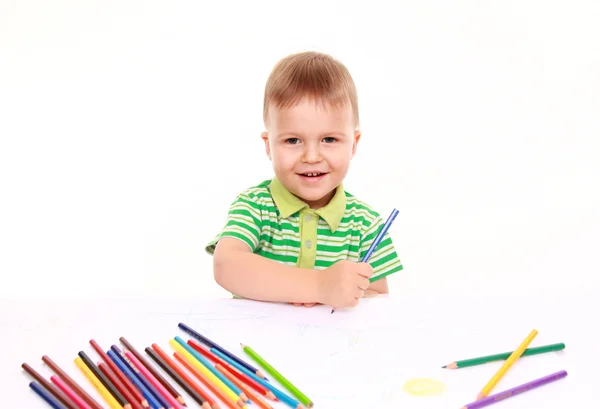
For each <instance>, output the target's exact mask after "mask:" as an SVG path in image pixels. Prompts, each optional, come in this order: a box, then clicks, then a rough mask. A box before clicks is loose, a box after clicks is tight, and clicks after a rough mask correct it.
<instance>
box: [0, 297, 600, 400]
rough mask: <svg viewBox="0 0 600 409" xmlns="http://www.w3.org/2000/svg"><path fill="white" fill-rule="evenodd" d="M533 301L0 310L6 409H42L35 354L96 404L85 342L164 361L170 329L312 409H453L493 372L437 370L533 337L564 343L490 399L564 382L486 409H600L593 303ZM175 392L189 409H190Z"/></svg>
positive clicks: (83, 304) (145, 303)
mask: <svg viewBox="0 0 600 409" xmlns="http://www.w3.org/2000/svg"><path fill="white" fill-rule="evenodd" d="M532 297H533V298H526V297H520V298H511V297H506V298H501V297H485V296H482V295H477V296H472V297H452V296H451V295H448V296H446V297H439V296H428V295H413V296H410V297H405V296H401V297H400V296H396V297H378V298H374V299H365V300H363V301H362V302H361V304H360V305H359V306H358V307H356V308H355V309H352V310H346V311H338V312H336V313H335V314H333V315H331V314H329V309H328V308H327V307H324V306H319V307H315V308H312V309H307V308H298V307H293V306H288V305H280V304H267V303H256V302H252V301H242V300H232V299H225V300H223V299H218V300H191V299H177V300H169V299H167V300H165V299H155V300H153V299H131V300H128V299H119V300H58V301H50V300H47V301H43V300H38V301H25V300H22V301H19V300H17V301H2V302H1V303H0V307H1V308H0V311H2V313H1V316H0V334H1V335H0V336H1V338H0V339H1V348H0V358H1V361H0V362H2V366H1V372H0V385H2V390H3V391H4V393H3V406H4V407H12V408H17V407H19V408H25V407H26V408H32V409H33V408H44V407H49V406H47V405H46V404H45V402H43V401H42V400H41V399H40V398H39V397H38V396H37V395H35V394H34V393H33V391H32V390H30V389H29V387H28V383H29V381H30V380H31V378H30V376H29V375H28V374H27V373H26V372H25V371H24V370H22V369H21V364H22V363H23V362H27V363H28V364H29V365H31V366H32V367H33V368H34V369H36V370H38V371H39V372H41V373H42V374H44V375H45V376H47V377H49V376H50V375H51V374H52V372H51V371H50V369H49V368H48V367H46V365H45V364H43V362H42V361H41V357H42V355H48V356H49V357H50V358H52V359H53V360H54V361H55V362H57V363H58V364H59V365H60V366H61V367H62V368H63V369H65V370H66V371H67V372H68V373H69V374H70V375H71V376H72V377H73V378H74V379H76V380H77V381H79V382H81V384H82V385H84V386H85V388H86V389H87V390H88V392H90V393H91V394H92V396H94V397H96V398H97V399H98V401H99V402H100V403H101V404H105V402H104V401H103V400H102V398H101V397H100V395H99V394H98V393H96V391H95V390H94V389H93V388H92V387H91V385H90V384H89V383H88V382H87V381H86V380H85V378H84V377H83V376H82V375H81V374H80V373H79V370H78V369H77V368H76V366H75V364H74V363H73V359H74V358H75V357H76V356H77V353H78V351H80V350H84V351H85V352H86V353H88V355H90V356H91V357H92V359H94V360H95V361H98V360H99V357H98V355H97V354H96V353H95V351H94V350H93V349H92V347H91V346H90V344H89V340H90V339H92V338H93V339H95V340H96V341H97V342H98V343H99V344H100V345H101V346H102V347H103V348H104V349H105V350H107V349H109V348H110V346H111V345H112V344H116V345H118V346H120V347H122V345H121V344H120V343H119V337H121V336H124V337H125V338H127V339H128V340H129V341H130V342H131V343H132V344H133V345H134V346H135V347H136V349H138V350H140V351H143V350H144V348H146V347H147V346H150V345H151V344H152V343H154V342H155V343H157V344H158V345H159V346H161V347H162V348H163V349H164V350H166V351H167V352H168V353H169V354H172V353H173V349H172V348H171V347H170V345H169V344H168V341H169V339H171V338H173V337H175V336H177V335H178V336H180V337H181V338H183V339H184V340H187V339H188V338H189V336H188V335H187V334H185V333H183V332H182V331H181V330H180V329H179V328H178V327H177V324H178V323H179V322H184V323H186V324H188V325H190V326H191V327H192V328H194V329H196V330H197V331H199V332H201V333H203V334H204V335H206V336H207V337H208V338H210V339H212V340H213V341H215V342H217V343H219V344H221V345H222V346H223V347H225V348H228V349H229V350H230V351H231V352H233V353H235V354H236V355H238V356H240V357H242V358H244V359H247V360H249V361H250V362H251V363H252V361H251V360H250V358H248V357H247V356H245V354H244V352H243V351H241V350H240V347H239V343H240V342H243V343H245V344H246V345H249V346H251V347H253V348H254V349H255V350H256V351H257V352H258V353H259V354H261V355H262V356H263V357H264V358H265V359H267V360H268V361H269V362H270V363H271V364H272V365H273V366H274V367H275V368H277V369H278V370H279V371H280V372H282V373H283V374H284V375H285V376H286V377H287V378H288V379H290V381H292V383H294V384H295V385H296V386H297V387H298V388H299V389H300V390H302V391H303V392H304V393H305V394H306V395H308V396H309V397H310V398H311V399H313V401H314V402H315V408H327V409H337V408H366V407H369V408H375V407H377V408H399V407H402V408H411V409H416V408H428V409H435V408H456V409H458V408H460V407H462V406H463V405H465V404H467V403H470V402H472V401H473V400H475V398H476V396H477V393H478V392H479V391H480V390H481V388H482V387H483V386H484V385H485V384H486V383H487V382H488V380H489V379H490V378H491V377H492V376H493V375H494V373H495V372H496V371H497V370H498V368H499V367H500V366H501V365H502V362H495V363H489V364H486V365H480V366H475V367H470V368H463V369H460V370H454V371H452V370H447V369H442V368H441V367H442V366H443V365H445V364H447V363H449V362H452V361H454V360H457V359H463V358H472V357H477V356H482V355H488V354H494V353H499V352H506V351H512V350H514V349H516V348H517V347H518V345H519V344H520V343H521V342H522V341H523V339H525V337H526V336H527V335H528V334H529V333H530V332H531V331H532V330H533V329H537V330H538V331H539V334H538V335H537V337H536V338H535V339H534V340H533V342H532V343H531V345H530V347H534V346H540V345H546V344H553V343H558V342H564V343H565V344H566V349H565V350H564V351H562V352H558V353H548V354H543V355H537V356H531V357H525V358H522V359H521V360H519V361H517V363H516V364H515V365H514V366H513V367H512V368H511V369H510V370H509V371H508V373H507V374H506V376H505V377H504V378H502V380H501V381H500V382H499V383H498V385H497V386H496V388H495V389H494V390H493V391H492V393H496V392H500V391H502V390H505V389H508V388H511V387H513V386H516V385H518V384H521V383H524V382H527V381H530V380H533V379H536V378H539V377H542V376H545V375H548V374H550V373H553V372H556V371H559V370H562V369H564V370H566V371H567V372H568V374H569V375H568V376H567V377H566V378H565V379H562V380H560V381H558V382H555V383H553V384H550V385H546V386H543V387H541V388H539V389H536V390H533V391H530V392H527V393H524V394H521V395H519V396H517V397H513V398H510V399H507V400H504V401H503V402H500V403H497V404H494V405H491V406H489V407H491V408H498V409H501V408H503V409H519V408H534V407H535V408H567V407H572V408H574V407H586V408H592V407H599V406H598V403H599V402H600V399H599V398H598V395H597V393H596V391H595V388H597V387H598V385H599V381H600V377H599V376H598V373H599V370H598V368H599V366H598V361H599V360H598V354H597V351H598V338H597V335H596V334H597V333H598V331H597V330H596V329H595V328H594V325H596V323H597V322H596V323H595V322H590V321H588V320H586V319H585V317H588V316H590V315H591V314H589V312H590V311H589V308H590V306H591V305H597V302H594V303H591V301H590V300H585V299H581V298H580V297H574V296H572V297H566V298H563V297H560V296H552V297H550V296H548V297H543V296H540V295H532ZM161 372H162V370H161ZM162 373H164V372H162ZM417 378H429V379H435V380H438V381H440V382H442V383H443V384H444V385H445V391H444V393H443V394H442V395H441V396H435V397H431V396H426V397H423V396H419V397H415V396H411V395H410V394H408V393H406V392H405V391H404V390H403V388H402V387H403V385H404V384H405V383H406V382H407V381H409V380H411V379H417ZM174 386H175V387H176V389H178V390H180V391H181V392H182V394H183V396H184V397H185V399H186V401H187V403H188V407H189V408H195V407H198V406H197V405H196V403H195V402H193V401H192V399H191V398H190V397H189V396H188V395H186V394H185V393H184V391H183V390H182V389H181V388H180V387H179V386H178V385H176V384H174ZM273 406H274V408H286V407H287V406H285V405H284V404H281V403H278V404H274V405H273ZM107 407H108V406H107ZM252 407H257V405H249V406H248V408H252Z"/></svg>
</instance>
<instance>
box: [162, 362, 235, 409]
mask: <svg viewBox="0 0 600 409" xmlns="http://www.w3.org/2000/svg"><path fill="white" fill-rule="evenodd" d="M173 356H174V357H175V358H176V359H177V360H178V361H179V362H181V363H182V364H183V366H184V367H185V368H186V369H187V370H188V371H190V372H191V373H192V374H194V376H195V377H196V378H198V379H199V380H200V381H201V382H202V383H203V384H204V385H205V386H206V387H207V388H208V389H210V390H211V391H212V393H214V394H215V395H216V396H217V397H218V398H219V399H220V400H221V402H224V403H225V404H226V405H227V406H228V407H229V409H240V407H244V406H245V404H244V401H242V399H241V398H240V399H238V400H237V401H236V402H234V401H233V399H231V398H230V397H229V396H227V395H226V394H225V393H223V391H222V390H221V389H219V388H218V387H217V386H216V385H215V384H214V383H212V382H211V381H210V380H209V379H208V378H207V377H206V376H204V374H203V373H202V372H200V371H199V370H197V369H196V368H195V367H194V366H193V365H192V364H191V363H189V362H188V361H187V359H186V358H184V357H183V356H182V355H181V354H179V352H174V353H173ZM236 403H237V405H239V406H236Z"/></svg>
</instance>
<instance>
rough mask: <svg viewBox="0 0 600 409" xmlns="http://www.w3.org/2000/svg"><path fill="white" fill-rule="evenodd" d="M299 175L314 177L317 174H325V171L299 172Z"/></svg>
mask: <svg viewBox="0 0 600 409" xmlns="http://www.w3.org/2000/svg"><path fill="white" fill-rule="evenodd" d="M299 175H300V176H304V177H307V178H316V177H319V176H323V175H326V173H325V172H308V173H299Z"/></svg>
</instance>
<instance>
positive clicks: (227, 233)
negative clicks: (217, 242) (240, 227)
mask: <svg viewBox="0 0 600 409" xmlns="http://www.w3.org/2000/svg"><path fill="white" fill-rule="evenodd" d="M223 237H235V238H237V239H241V240H243V241H244V242H245V243H246V244H248V246H249V247H250V248H251V249H252V250H254V249H255V248H256V246H255V244H254V243H252V241H250V239H248V237H246V236H245V235H244V234H241V233H238V232H235V231H224V232H223V233H222V234H221V238H223Z"/></svg>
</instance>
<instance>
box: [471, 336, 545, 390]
mask: <svg viewBox="0 0 600 409" xmlns="http://www.w3.org/2000/svg"><path fill="white" fill-rule="evenodd" d="M537 334H538V332H537V330H535V329H534V330H533V331H531V333H530V334H529V335H528V336H527V338H525V339H524V340H523V342H522V343H521V345H519V347H518V348H517V349H515V350H514V351H513V353H512V354H510V356H509V357H508V359H507V360H506V361H504V364H503V365H502V366H501V367H500V369H498V372H496V374H495V375H494V376H493V377H492V379H490V381H489V382H488V383H487V385H485V386H484V387H483V389H482V390H481V392H479V395H477V400H479V399H483V398H485V397H487V396H488V395H489V393H490V392H491V391H492V389H494V387H495V386H496V384H497V383H498V382H499V381H500V379H502V377H503V376H504V375H505V374H506V372H507V371H508V370H509V369H510V367H511V366H512V365H513V364H514V363H515V362H516V361H517V359H519V358H520V357H521V355H523V352H525V350H526V349H527V347H528V346H529V344H531V341H533V339H534V338H535V337H536V335H537Z"/></svg>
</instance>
